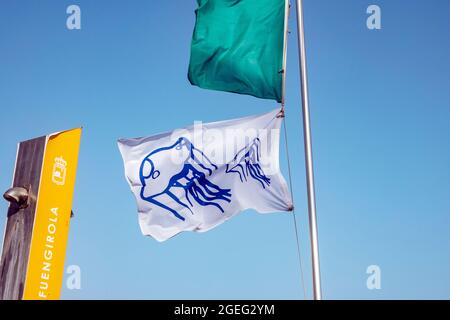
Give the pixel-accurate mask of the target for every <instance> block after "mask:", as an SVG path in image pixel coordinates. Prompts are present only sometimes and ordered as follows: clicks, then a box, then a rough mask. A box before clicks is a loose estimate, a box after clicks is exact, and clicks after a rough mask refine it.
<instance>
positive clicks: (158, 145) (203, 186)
mask: <svg viewBox="0 0 450 320" xmlns="http://www.w3.org/2000/svg"><path fill="white" fill-rule="evenodd" d="M278 112H279V110H274V111H272V112H269V113H266V114H263V115H258V116H251V117H246V118H241V119H235V120H228V121H220V122H213V123H207V124H201V123H196V124H195V125H193V126H191V127H188V128H185V129H180V130H174V131H172V132H167V133H164V134H159V135H156V136H151V137H146V138H137V139H120V140H119V141H118V145H119V149H120V152H121V154H122V158H123V161H124V166H125V175H126V178H127V180H128V183H129V185H130V187H131V190H132V192H133V193H134V195H135V197H136V200H137V205H138V212H139V224H140V227H141V230H142V233H143V234H144V235H149V236H152V237H153V238H155V239H156V240H158V241H164V240H167V239H168V238H170V237H172V236H174V235H176V234H178V233H180V232H182V231H199V232H203V231H207V230H210V229H212V228H214V227H215V226H217V225H219V224H221V223H223V222H224V221H226V220H227V219H229V218H231V217H232V216H234V215H236V214H237V213H239V212H240V211H243V210H245V209H254V210H256V211H258V212H260V213H270V212H279V211H291V210H292V209H293V207H292V199H291V197H290V193H289V190H288V188H287V185H286V181H285V180H284V178H283V176H282V174H281V173H280V169H279V140H280V125H281V121H282V119H281V118H279V117H277V114H278Z"/></svg>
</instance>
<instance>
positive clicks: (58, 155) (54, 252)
mask: <svg viewBox="0 0 450 320" xmlns="http://www.w3.org/2000/svg"><path fill="white" fill-rule="evenodd" d="M80 139H81V128H78V129H73V130H69V131H64V132H60V133H56V134H53V135H50V136H48V137H47V144H46V147H45V153H44V162H43V165H42V173H41V181H40V186H39V192H38V199H37V208H36V214H35V218H34V226H33V234H32V238H31V247H30V256H29V259H28V268H27V275H26V279H25V288H24V294H23V299H25V300H41V299H44V300H45V299H49V300H55V299H59V296H60V292H61V287H62V281H63V274H64V259H65V255H66V246H67V239H68V236H69V224H70V215H71V211H72V199H73V192H74V187H75V176H76V170H77V163H78V151H79V146H80Z"/></svg>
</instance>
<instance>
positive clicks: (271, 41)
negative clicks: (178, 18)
mask: <svg viewBox="0 0 450 320" xmlns="http://www.w3.org/2000/svg"><path fill="white" fill-rule="evenodd" d="M285 1H286V0H197V3H198V8H197V10H196V24H195V29H194V34H193V37H192V45H191V59H190V63H189V73H188V78H189V81H190V82H191V84H193V85H196V86H199V87H201V88H205V89H213V90H220V91H228V92H235V93H240V94H248V95H252V96H255V97H258V98H263V99H274V100H277V101H278V102H281V98H282V97H281V96H282V78H283V73H282V69H283V48H284V20H285Z"/></svg>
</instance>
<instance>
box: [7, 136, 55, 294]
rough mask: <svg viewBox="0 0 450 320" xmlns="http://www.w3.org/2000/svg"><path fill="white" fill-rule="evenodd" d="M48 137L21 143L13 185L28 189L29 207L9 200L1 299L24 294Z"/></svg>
mask: <svg viewBox="0 0 450 320" xmlns="http://www.w3.org/2000/svg"><path fill="white" fill-rule="evenodd" d="M45 141H46V137H45V136H44V137H40V138H36V139H32V140H28V141H24V142H21V143H19V145H18V150H17V158H16V167H15V171H14V179H13V185H12V186H13V187H25V188H26V189H28V193H29V197H28V207H26V208H23V209H20V208H19V206H18V205H16V204H14V203H10V206H9V208H8V215H7V222H6V229H5V236H4V241H3V251H2V256H1V260H0V261H1V262H0V265H1V270H0V299H2V300H18V299H22V297H23V288H24V283H25V276H26V273H27V266H28V258H29V253H30V244H31V234H32V232H33V224H34V217H35V213H36V202H37V201H36V200H37V198H38V192H39V181H40V179H41V169H42V163H43V161H44V149H45Z"/></svg>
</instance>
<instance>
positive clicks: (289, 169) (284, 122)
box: [281, 105, 306, 300]
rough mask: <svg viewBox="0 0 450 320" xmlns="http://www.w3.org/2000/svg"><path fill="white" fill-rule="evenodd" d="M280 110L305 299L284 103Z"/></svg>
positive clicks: (303, 283)
mask: <svg viewBox="0 0 450 320" xmlns="http://www.w3.org/2000/svg"><path fill="white" fill-rule="evenodd" d="M281 112H282V113H283V127H284V142H285V145H286V146H285V148H286V158H287V165H288V176H289V189H290V191H291V198H292V204H293V206H294V208H293V209H292V217H293V222H294V229H295V239H296V241H297V255H298V261H299V265H300V277H301V286H302V288H303V299H305V300H306V287H305V277H304V276H303V262H302V255H301V251H300V240H299V232H298V226H297V217H296V214H295V203H294V192H293V189H292V175H291V161H290V160H289V144H288V134H287V128H286V118H285V114H284V112H285V110H284V105H283V107H282V109H281Z"/></svg>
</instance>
